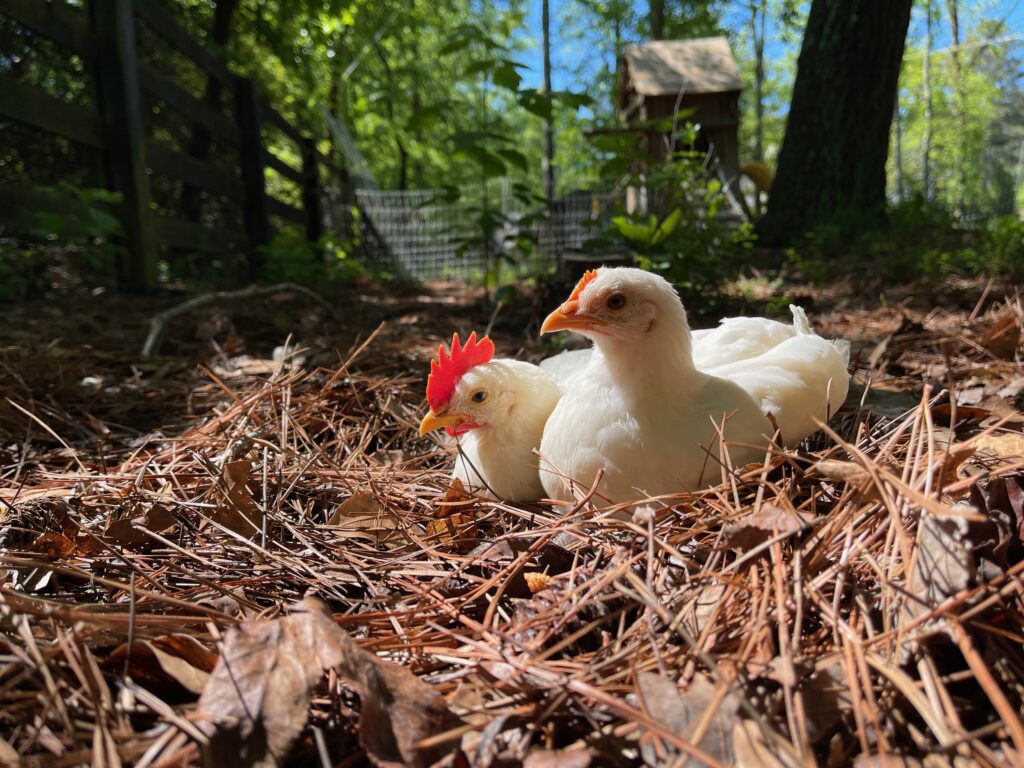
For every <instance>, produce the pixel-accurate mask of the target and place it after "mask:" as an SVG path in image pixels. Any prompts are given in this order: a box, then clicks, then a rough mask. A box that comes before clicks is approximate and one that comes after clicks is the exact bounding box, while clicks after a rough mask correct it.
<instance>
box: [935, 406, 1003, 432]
mask: <svg viewBox="0 0 1024 768" xmlns="http://www.w3.org/2000/svg"><path fill="white" fill-rule="evenodd" d="M990 414H991V411H989V410H988V408H979V407H978V406H976V405H958V406H957V407H956V416H955V417H954V415H953V407H952V406H951V405H950V404H949V403H939V404H938V405H936V406H935V407H933V408H932V418H934V419H935V423H936V424H941V425H942V426H944V427H958V426H960V425H961V424H963V423H965V422H968V421H980V420H981V419H985V418H988V416H989V415H990ZM954 418H956V423H955V424H954V423H953V419H954Z"/></svg>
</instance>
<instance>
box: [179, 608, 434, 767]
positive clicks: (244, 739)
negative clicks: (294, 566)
mask: <svg viewBox="0 0 1024 768" xmlns="http://www.w3.org/2000/svg"><path fill="white" fill-rule="evenodd" d="M331 668H336V669H337V671H338V674H339V675H340V676H341V677H342V678H343V679H345V680H346V681H347V682H348V683H349V684H350V685H351V687H352V688H353V689H354V690H355V691H356V693H358V694H359V697H360V699H361V701H362V710H361V713H360V718H359V723H360V742H361V744H362V746H363V748H364V749H365V750H366V752H367V754H368V756H369V757H370V758H371V760H372V761H373V762H374V763H376V764H377V765H379V766H388V767H390V766H396V767H397V766H402V765H411V766H426V765H429V764H431V763H433V762H434V761H435V760H436V759H438V758H439V757H440V756H441V755H442V754H443V753H444V751H445V748H444V745H441V747H435V748H433V749H428V750H421V749H417V748H416V744H417V743H418V742H420V741H421V740H423V739H424V738H426V737H427V736H431V735H436V734H438V733H441V732H443V731H444V730H446V729H447V728H449V727H450V726H451V725H452V722H453V719H454V718H453V716H452V715H451V713H450V712H449V711H448V709H447V707H446V705H445V700H444V697H443V696H441V695H440V694H439V693H438V692H437V691H435V690H434V689H433V688H432V687H431V686H430V685H428V684H427V683H424V682H423V681H422V680H420V679H419V678H417V677H416V676H415V675H413V674H412V673H411V672H410V671H409V670H407V669H405V668H404V667H400V666H398V665H396V664H391V663H388V662H386V661H383V660H381V659H378V658H377V657H376V656H375V655H373V654H372V653H369V652H367V651H364V650H363V649H361V648H360V647H359V646H358V645H357V644H356V642H355V641H354V640H353V639H352V638H351V637H350V636H349V635H348V634H347V633H346V632H344V631H343V630H342V629H341V628H340V627H339V626H338V625H337V624H336V623H335V622H334V620H333V619H332V618H331V616H330V615H329V614H328V613H327V612H326V610H325V609H324V608H323V606H321V605H320V604H319V603H317V602H315V601H312V600H306V601H303V603H302V604H300V605H299V606H297V608H296V612H295V613H292V614H290V615H288V616H284V617H282V618H278V619H274V620H272V621H252V622H246V623H244V624H242V625H240V626H238V627H235V628H232V629H230V630H229V631H228V632H227V633H226V635H225V639H224V646H223V651H222V653H221V658H220V660H219V661H218V663H217V666H216V668H215V669H214V670H213V674H212V675H211V676H210V679H209V682H208V683H207V685H206V687H205V689H204V690H203V694H202V696H201V697H200V699H199V705H198V708H197V721H198V723H199V727H200V728H202V730H203V731H204V732H205V733H206V734H207V735H208V736H209V737H210V741H209V742H208V744H207V746H206V747H205V754H204V757H205V763H206V764H207V765H243V766H278V765H280V764H282V763H283V762H284V760H285V758H286V757H287V755H288V752H289V751H290V749H291V747H292V745H293V743H294V742H295V739H296V738H297V737H298V736H299V734H300V733H301V732H302V730H303V728H304V727H305V725H306V720H307V717H308V710H309V704H310V701H311V699H312V695H313V689H314V687H315V686H316V685H317V684H318V683H319V682H320V680H321V678H322V677H323V674H324V672H325V671H326V670H328V669H331Z"/></svg>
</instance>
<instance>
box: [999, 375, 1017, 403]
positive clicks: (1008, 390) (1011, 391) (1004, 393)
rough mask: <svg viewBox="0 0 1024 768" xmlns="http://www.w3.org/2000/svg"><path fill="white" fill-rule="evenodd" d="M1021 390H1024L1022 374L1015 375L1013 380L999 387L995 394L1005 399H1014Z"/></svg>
mask: <svg viewBox="0 0 1024 768" xmlns="http://www.w3.org/2000/svg"><path fill="white" fill-rule="evenodd" d="M1021 392H1024V376H1017V377H1016V378H1015V379H1014V380H1013V381H1011V382H1010V383H1009V384H1007V385H1006V386H1005V387H1003V388H1002V389H1000V390H999V392H997V394H998V395H999V396H1000V397H1002V398H1005V399H1007V400H1015V399H1016V398H1017V395H1019V394H1020V393H1021Z"/></svg>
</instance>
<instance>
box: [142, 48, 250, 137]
mask: <svg viewBox="0 0 1024 768" xmlns="http://www.w3.org/2000/svg"><path fill="white" fill-rule="evenodd" d="M139 82H140V83H141V84H142V88H143V89H144V90H145V91H146V92H147V93H150V94H152V95H153V96H156V97H157V98H158V99H160V100H162V101H164V102H166V103H167V104H169V105H170V106H171V107H173V108H174V109H176V110H177V111H178V112H180V113H181V114H183V115H184V116H185V117H187V118H189V119H190V120H193V121H195V122H197V123H202V124H203V125H205V126H206V127H207V128H209V129H210V130H211V131H212V132H213V133H215V134H217V135H218V136H220V137H221V138H222V139H225V140H226V141H228V142H230V143H231V145H232V146H236V147H237V146H238V129H237V128H236V127H235V124H234V123H233V122H231V120H229V119H228V118H227V117H225V116H224V115H222V114H221V113H220V112H217V111H215V110H213V109H211V108H210V107H208V106H207V105H206V104H204V103H203V102H202V101H200V100H199V99H197V98H196V97H195V96H193V95H192V94H191V93H189V92H188V91H186V90H185V89H184V88H182V87H181V86H180V85H178V84H177V83H176V82H174V81H173V80H171V79H170V78H169V77H164V76H163V75H161V74H159V73H157V71H156V70H154V69H153V68H152V67H150V66H149V65H148V64H143V63H141V62H140V63H139Z"/></svg>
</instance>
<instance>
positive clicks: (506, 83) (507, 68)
mask: <svg viewBox="0 0 1024 768" xmlns="http://www.w3.org/2000/svg"><path fill="white" fill-rule="evenodd" d="M522 66H523V65H522V64H520V63H518V62H515V61H512V60H511V59H500V60H498V62H497V66H495V68H494V71H493V72H492V73H491V81H492V82H493V83H494V84H495V85H497V86H499V87H501V88H508V89H509V90H510V91H514V90H516V89H517V88H519V84H520V83H521V82H522V81H523V78H522V76H521V75H520V74H519V69H518V68H519V67H522Z"/></svg>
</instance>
